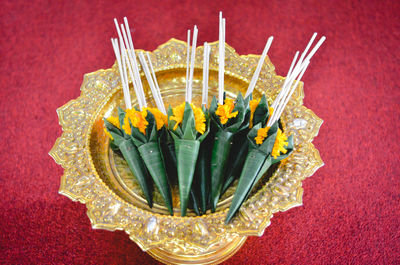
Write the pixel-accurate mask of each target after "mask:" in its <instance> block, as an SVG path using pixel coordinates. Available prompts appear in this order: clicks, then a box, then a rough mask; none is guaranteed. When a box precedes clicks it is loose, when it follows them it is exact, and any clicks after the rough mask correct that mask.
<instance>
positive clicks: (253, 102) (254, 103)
mask: <svg viewBox="0 0 400 265" xmlns="http://www.w3.org/2000/svg"><path fill="white" fill-rule="evenodd" d="M260 101H261V98H259V99H252V100H250V102H249V105H250V123H249V128H253V118H254V112H255V111H256V108H257V106H258V104H260Z"/></svg>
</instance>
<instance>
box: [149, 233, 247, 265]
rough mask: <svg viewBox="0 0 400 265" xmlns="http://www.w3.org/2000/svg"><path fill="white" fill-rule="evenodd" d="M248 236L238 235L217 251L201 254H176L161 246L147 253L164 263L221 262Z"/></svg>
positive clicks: (232, 253)
mask: <svg viewBox="0 0 400 265" xmlns="http://www.w3.org/2000/svg"><path fill="white" fill-rule="evenodd" d="M246 239H247V237H246V236H244V237H236V238H235V239H234V240H232V241H230V242H228V243H227V244H225V245H224V246H221V248H219V249H218V250H217V251H211V252H208V253H204V254H201V255H176V254H173V253H170V252H168V251H165V250H163V249H161V248H154V249H151V250H149V251H147V253H149V254H150V256H152V257H153V258H155V259H157V260H158V261H161V262H162V263H164V264H219V263H221V262H223V261H225V260H227V259H229V258H230V257H232V256H233V255H234V254H235V253H236V252H237V251H238V250H239V249H240V248H241V247H242V246H243V244H244V242H246Z"/></svg>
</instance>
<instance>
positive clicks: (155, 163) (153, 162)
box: [138, 142, 174, 215]
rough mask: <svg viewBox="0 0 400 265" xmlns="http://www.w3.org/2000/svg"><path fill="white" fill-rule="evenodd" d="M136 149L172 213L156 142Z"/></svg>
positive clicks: (166, 181)
mask: <svg viewBox="0 0 400 265" xmlns="http://www.w3.org/2000/svg"><path fill="white" fill-rule="evenodd" d="M138 150H139V153H140V156H141V157H142V159H143V161H144V163H145V164H146V166H147V169H148V170H149V172H150V175H151V177H152V178H153V181H154V183H155V184H156V186H157V189H158V191H159V192H160V193H161V196H162V197H163V199H164V202H165V204H166V206H167V208H168V211H169V212H170V214H171V215H173V214H174V212H173V206H172V196H171V190H170V186H169V182H168V177H167V174H166V170H165V166H164V161H163V158H162V154H161V150H160V146H159V144H158V142H148V143H145V144H142V145H140V146H139V147H138Z"/></svg>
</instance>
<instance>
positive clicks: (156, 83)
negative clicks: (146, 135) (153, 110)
mask: <svg viewBox="0 0 400 265" xmlns="http://www.w3.org/2000/svg"><path fill="white" fill-rule="evenodd" d="M146 55H147V61H148V62H149V65H150V70H151V74H152V76H153V81H154V84H155V85H156V92H157V97H158V101H159V102H160V103H161V109H159V110H160V111H161V112H162V113H163V114H164V115H167V111H166V110H165V105H164V102H163V100H162V96H161V92H160V86H159V85H158V81H157V77H156V73H155V72H154V68H153V64H152V62H151V59H150V55H149V54H148V53H146Z"/></svg>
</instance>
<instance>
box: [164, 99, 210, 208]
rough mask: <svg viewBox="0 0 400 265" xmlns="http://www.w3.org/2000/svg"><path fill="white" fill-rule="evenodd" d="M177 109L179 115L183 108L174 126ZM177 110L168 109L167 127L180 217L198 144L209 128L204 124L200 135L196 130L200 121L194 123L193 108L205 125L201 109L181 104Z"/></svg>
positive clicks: (197, 153) (194, 165)
mask: <svg viewBox="0 0 400 265" xmlns="http://www.w3.org/2000/svg"><path fill="white" fill-rule="evenodd" d="M177 108H180V111H179V112H180V113H181V111H182V109H183V108H184V109H183V117H182V124H181V126H175V125H176V124H177V122H176V120H175V117H176V116H175V114H177V113H178V110H177ZM177 108H175V113H174V110H172V109H171V108H169V109H168V117H169V118H168V121H169V122H168V126H169V128H170V132H171V135H172V137H173V138H174V141H175V153H176V161H177V163H176V165H177V171H178V184H179V198H180V205H181V216H186V211H187V207H188V202H189V196H190V192H191V188H192V182H193V176H194V172H195V169H196V162H197V157H198V155H199V150H200V143H201V141H203V139H204V138H205V137H206V136H207V133H208V127H209V126H208V125H207V124H205V127H204V131H202V133H200V132H198V130H197V128H196V123H200V121H199V122H196V119H195V113H194V109H193V108H195V110H197V111H200V112H201V114H202V115H203V116H204V117H202V121H201V122H203V123H207V121H206V118H205V115H204V113H203V112H202V110H201V109H200V110H199V109H197V108H196V107H194V106H193V108H192V106H191V105H190V104H188V103H183V104H181V105H180V106H178V107H177ZM178 125H179V124H178ZM206 129H207V130H206Z"/></svg>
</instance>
